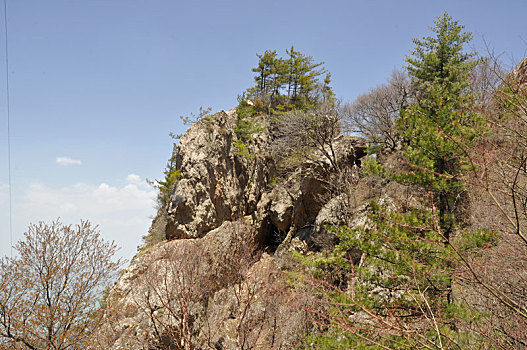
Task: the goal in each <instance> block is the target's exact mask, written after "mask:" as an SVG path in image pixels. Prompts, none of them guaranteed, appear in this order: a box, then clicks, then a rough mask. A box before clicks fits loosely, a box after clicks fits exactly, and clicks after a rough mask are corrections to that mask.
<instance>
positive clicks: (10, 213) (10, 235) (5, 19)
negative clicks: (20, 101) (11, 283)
mask: <svg viewBox="0 0 527 350" xmlns="http://www.w3.org/2000/svg"><path fill="white" fill-rule="evenodd" d="M4 33H5V76H6V79H5V81H6V100H7V101H6V102H7V104H6V106H7V173H8V191H9V244H10V246H11V257H13V205H12V203H13V196H12V187H11V130H10V129H11V125H10V124H11V118H10V117H11V115H10V108H9V100H10V98H9V53H8V44H7V38H8V35H7V0H4Z"/></svg>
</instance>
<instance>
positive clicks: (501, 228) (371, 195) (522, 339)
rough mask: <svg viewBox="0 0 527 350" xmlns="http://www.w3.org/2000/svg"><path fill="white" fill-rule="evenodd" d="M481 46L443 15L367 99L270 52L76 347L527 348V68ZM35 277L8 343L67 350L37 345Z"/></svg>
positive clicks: (189, 160)
mask: <svg viewBox="0 0 527 350" xmlns="http://www.w3.org/2000/svg"><path fill="white" fill-rule="evenodd" d="M471 38H472V36H471V34H470V33H468V32H465V31H464V27H463V26H462V25H460V24H459V23H458V22H457V21H455V20H454V19H453V18H451V17H450V16H449V15H448V14H444V15H443V16H440V17H438V18H437V19H436V21H435V22H434V24H433V26H432V27H431V33H430V36H428V37H424V38H421V39H415V40H414V45H415V46H414V50H413V51H412V52H410V53H409V56H408V57H407V59H406V67H405V68H404V69H403V70H400V71H395V72H394V73H393V74H392V75H391V76H390V77H388V79H387V82H386V83H385V84H383V85H381V86H378V87H376V88H375V89H373V90H371V91H369V92H368V93H366V94H364V95H362V96H360V97H359V98H357V99H356V100H355V101H354V102H352V103H344V102H343V101H339V100H337V99H336V98H335V94H334V92H333V90H332V88H331V86H330V85H331V75H330V74H329V72H327V71H326V69H325V68H324V66H323V63H322V62H317V61H316V60H315V59H314V58H313V57H311V56H308V55H306V54H303V53H301V52H299V51H296V50H295V48H294V47H291V48H290V49H288V50H286V51H285V54H286V55H285V57H280V56H279V55H278V53H277V51H275V50H267V51H265V52H264V53H263V54H258V55H257V57H258V64H257V66H256V67H255V68H253V72H254V73H255V76H254V86H252V87H249V88H248V89H247V90H246V91H245V92H243V93H242V94H241V95H240V96H239V98H238V106H237V107H236V108H234V109H232V110H229V111H221V112H218V113H215V114H211V113H210V110H207V109H201V111H200V113H199V115H198V116H197V117H193V118H192V119H193V121H194V123H193V124H192V126H191V127H190V129H189V130H188V131H187V132H186V133H185V134H184V135H178V136H175V138H177V139H178V140H179V142H178V143H175V144H174V152H173V156H172V157H171V158H170V160H169V162H168V164H167V167H166V169H165V172H164V178H163V179H161V180H158V181H155V182H154V184H155V186H157V187H158V189H159V196H158V213H157V216H156V217H155V218H154V220H153V222H152V226H151V228H150V231H149V233H148V234H147V235H146V236H145V237H144V244H143V246H142V247H141V248H140V250H139V251H138V253H137V255H136V257H135V258H134V259H133V261H132V262H131V264H130V266H129V267H128V268H127V269H126V270H124V271H123V273H122V274H121V276H120V278H119V279H118V280H117V282H116V283H115V284H114V285H113V286H112V287H111V288H109V289H108V290H107V292H106V293H105V297H104V300H103V301H104V302H102V303H101V302H99V303H97V302H96V301H95V299H90V300H87V301H86V300H85V299H82V300H83V301H82V302H83V303H85V304H86V305H89V306H90V307H91V308H90V309H89V310H90V315H86V314H85V313H83V314H82V315H83V316H82V320H83V321H86V320H87V319H89V320H90V322H87V323H88V324H89V327H85V328H84V329H80V330H79V327H77V328H75V329H76V331H77V332H78V335H77V338H75V337H76V335H75V334H71V332H63V333H64V334H66V335H67V336H64V339H68V344H71V345H68V348H70V349H77V348H78V349H81V348H82V349H84V348H93V349H522V348H527V306H526V304H525V300H526V298H527V232H525V230H526V223H527V221H526V219H527V153H526V152H525V150H526V149H527V147H526V146H527V124H526V121H527V59H524V60H523V61H521V62H520V63H519V64H518V65H516V67H513V68H512V69H507V68H506V67H505V66H504V64H503V63H502V62H500V61H499V60H498V59H497V58H495V57H485V56H482V55H478V54H477V53H474V52H470V51H469V44H470V40H471ZM187 120H188V119H187ZM51 244H53V243H51ZM21 247H23V246H21ZM41 249H44V250H45V249H46V246H45V245H43V246H42V248H41ZM112 249H114V248H113V246H112ZM37 250H38V249H37ZM59 255H60V254H59ZM106 255H107V254H106V253H105V255H104V256H105V257H106ZM42 256H46V254H43V255H42ZM37 259H38V258H37ZM23 263H24V262H23V261H19V260H16V259H6V260H4V261H3V262H2V269H3V271H5V272H3V274H2V275H1V277H2V282H3V283H2V284H3V287H2V289H0V337H1V338H0V339H1V340H0V347H1V348H6V349H7V348H10V349H18V348H20V349H22V348H29V349H37V348H52V347H53V348H61V347H60V346H55V345H54V344H58V343H60V342H59V341H58V340H60V339H59V338H60V334H62V333H60V332H55V333H53V334H56V336H54V338H53V339H51V338H46V337H45V336H44V335H45V331H44V330H43V331H42V332H43V333H42V334H44V335H43V336H39V337H34V336H33V335H31V334H30V332H28V329H27V327H26V325H27V324H33V323H34V322H36V321H35V320H34V319H33V318H32V317H33V316H32V315H33V314H32V313H31V312H26V313H24V311H23V310H21V309H20V307H19V306H20V305H26V306H27V305H28V303H27V302H28V300H26V299H27V297H26V296H25V295H26V294H23V293H20V290H22V289H23V286H24V285H23V284H19V285H16V283H14V282H13V281H8V279H9V278H11V276H20V274H15V272H13V271H14V267H13V266H18V265H17V264H23ZM111 267H112V269H113V268H115V266H113V265H112V266H111ZM57 271H59V272H60V271H61V267H58V268H57ZM8 272H9V273H8ZM52 273H53V271H51V272H50V274H52ZM49 280H53V279H52V278H50V279H49ZM21 281H23V280H21ZM60 281H62V282H61V283H63V284H65V285H66V284H67V283H68V281H64V280H63V279H62V280H60ZM19 295H22V296H20V298H22V299H24V302H23V303H22V302H20V303H17V302H16V298H17V297H18V296H19ZM32 298H35V299H36V300H38V299H39V298H44V296H43V295H40V294H38V293H36V294H35V295H34V296H32ZM57 298H60V296H57ZM13 300H15V301H13ZM44 300H45V298H44ZM41 304H42V305H44V309H45V310H47V311H46V312H47V313H46V315H48V316H46V317H47V318H48V319H53V317H54V316H53V315H57V314H58V313H53V312H52V311H53V310H52V307H48V308H47V309H46V307H45V305H46V304H45V302H44V303H37V302H36V303H35V304H34V305H41ZM93 305H97V308H98V309H97V310H96V311H94V310H93ZM14 308H17V310H16V312H15V311H14V310H13V309H14ZM48 311H49V312H48ZM35 314H37V313H35ZM38 314H40V315H41V313H38ZM20 315H26V316H27V317H26V316H24V317H26V318H23V322H19V321H18V319H15V316H16V317H19V316H20ZM20 317H21V316H20ZM61 322H62V323H53V322H50V323H48V324H50V325H51V326H50V327H51V328H49V327H48V330H49V329H52V328H53V327H54V325H55V324H60V325H61V326H62V325H63V323H64V322H63V321H61ZM83 324H84V323H83ZM24 327H26V328H24ZM57 327H58V326H57ZM65 327H66V330H68V329H69V328H68V327H67V326H65ZM20 330H21V331H20ZM39 334H40V333H39ZM49 334H52V332H51V333H49ZM71 339H78V341H71ZM62 348H65V347H62Z"/></svg>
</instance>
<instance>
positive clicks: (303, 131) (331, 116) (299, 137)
mask: <svg viewBox="0 0 527 350" xmlns="http://www.w3.org/2000/svg"><path fill="white" fill-rule="evenodd" d="M339 135H340V120H339V118H338V115H337V110H336V108H335V107H334V106H333V105H331V104H325V105H321V106H319V107H318V108H316V109H312V110H309V111H294V112H290V113H287V114H285V115H283V116H282V117H281V118H280V119H279V120H278V121H277V123H276V132H275V137H276V140H275V142H274V149H273V150H274V153H275V155H276V156H277V157H278V161H279V162H281V163H282V164H283V165H284V164H285V167H294V166H296V165H298V163H303V162H305V161H306V160H312V161H315V162H320V161H321V160H322V159H323V160H325V161H326V162H328V163H329V164H330V168H331V169H333V170H336V169H338V167H339V165H338V161H337V156H336V152H335V143H334V141H335V138H336V137H337V136H339ZM317 154H318V155H321V156H322V157H320V156H318V155H317Z"/></svg>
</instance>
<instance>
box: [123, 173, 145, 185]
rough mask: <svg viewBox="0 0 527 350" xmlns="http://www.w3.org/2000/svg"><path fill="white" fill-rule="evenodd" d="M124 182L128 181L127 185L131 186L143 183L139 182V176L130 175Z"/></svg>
mask: <svg viewBox="0 0 527 350" xmlns="http://www.w3.org/2000/svg"><path fill="white" fill-rule="evenodd" d="M126 181H128V182H129V183H131V184H136V185H138V184H141V183H142V182H143V180H141V176H139V175H136V174H130V175H128V176H127V177H126Z"/></svg>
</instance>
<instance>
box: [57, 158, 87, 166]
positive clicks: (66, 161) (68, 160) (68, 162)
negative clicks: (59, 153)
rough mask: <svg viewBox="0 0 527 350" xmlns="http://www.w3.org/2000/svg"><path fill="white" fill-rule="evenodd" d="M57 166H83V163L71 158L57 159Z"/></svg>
mask: <svg viewBox="0 0 527 350" xmlns="http://www.w3.org/2000/svg"><path fill="white" fill-rule="evenodd" d="M56 162H57V164H60V165H81V164H82V162H81V161H80V160H78V159H72V158H70V157H57V159H56Z"/></svg>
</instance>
